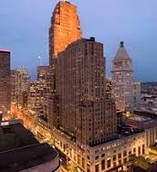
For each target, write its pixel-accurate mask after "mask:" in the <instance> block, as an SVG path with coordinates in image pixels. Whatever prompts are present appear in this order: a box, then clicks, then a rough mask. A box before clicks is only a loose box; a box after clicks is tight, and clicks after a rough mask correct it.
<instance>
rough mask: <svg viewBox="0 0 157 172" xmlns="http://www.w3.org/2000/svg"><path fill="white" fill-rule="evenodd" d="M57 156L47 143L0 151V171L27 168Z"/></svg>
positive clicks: (9, 171)
mask: <svg viewBox="0 0 157 172" xmlns="http://www.w3.org/2000/svg"><path fill="white" fill-rule="evenodd" d="M55 158H58V154H57V152H56V151H55V150H54V149H52V148H51V147H50V146H49V145H48V144H47V143H43V144H40V143H37V144H34V145H29V146H25V147H22V148H17V149H13V150H9V151H5V152H1V153H0V171H1V172H15V171H21V170H24V169H28V168H31V167H34V166H37V165H40V164H44V163H47V162H50V161H51V160H53V159H55Z"/></svg>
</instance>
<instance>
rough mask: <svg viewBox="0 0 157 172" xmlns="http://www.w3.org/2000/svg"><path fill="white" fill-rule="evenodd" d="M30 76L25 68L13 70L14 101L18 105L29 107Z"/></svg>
mask: <svg viewBox="0 0 157 172" xmlns="http://www.w3.org/2000/svg"><path fill="white" fill-rule="evenodd" d="M29 83H30V76H29V73H28V70H27V69H25V68H17V69H15V70H12V71H11V84H12V102H14V103H16V104H17V105H18V106H21V107H27V105H28V90H29Z"/></svg>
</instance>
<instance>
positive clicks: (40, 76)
mask: <svg viewBox="0 0 157 172" xmlns="http://www.w3.org/2000/svg"><path fill="white" fill-rule="evenodd" d="M49 72H50V67H49V66H38V68H37V81H41V82H45V83H46V82H47V80H48V79H49Z"/></svg>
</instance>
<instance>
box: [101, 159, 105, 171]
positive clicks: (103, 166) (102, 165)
mask: <svg viewBox="0 0 157 172" xmlns="http://www.w3.org/2000/svg"><path fill="white" fill-rule="evenodd" d="M101 170H105V160H104V159H103V160H102V161H101Z"/></svg>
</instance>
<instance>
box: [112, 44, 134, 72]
mask: <svg viewBox="0 0 157 172" xmlns="http://www.w3.org/2000/svg"><path fill="white" fill-rule="evenodd" d="M112 63H113V66H112V71H123V70H124V71H127V70H129V71H132V60H131V58H130V57H129V55H128V53H127V51H126V49H125V47H124V42H123V41H121V42H120V47H119V49H118V51H117V53H116V55H115V57H114V59H113V61H112Z"/></svg>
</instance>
